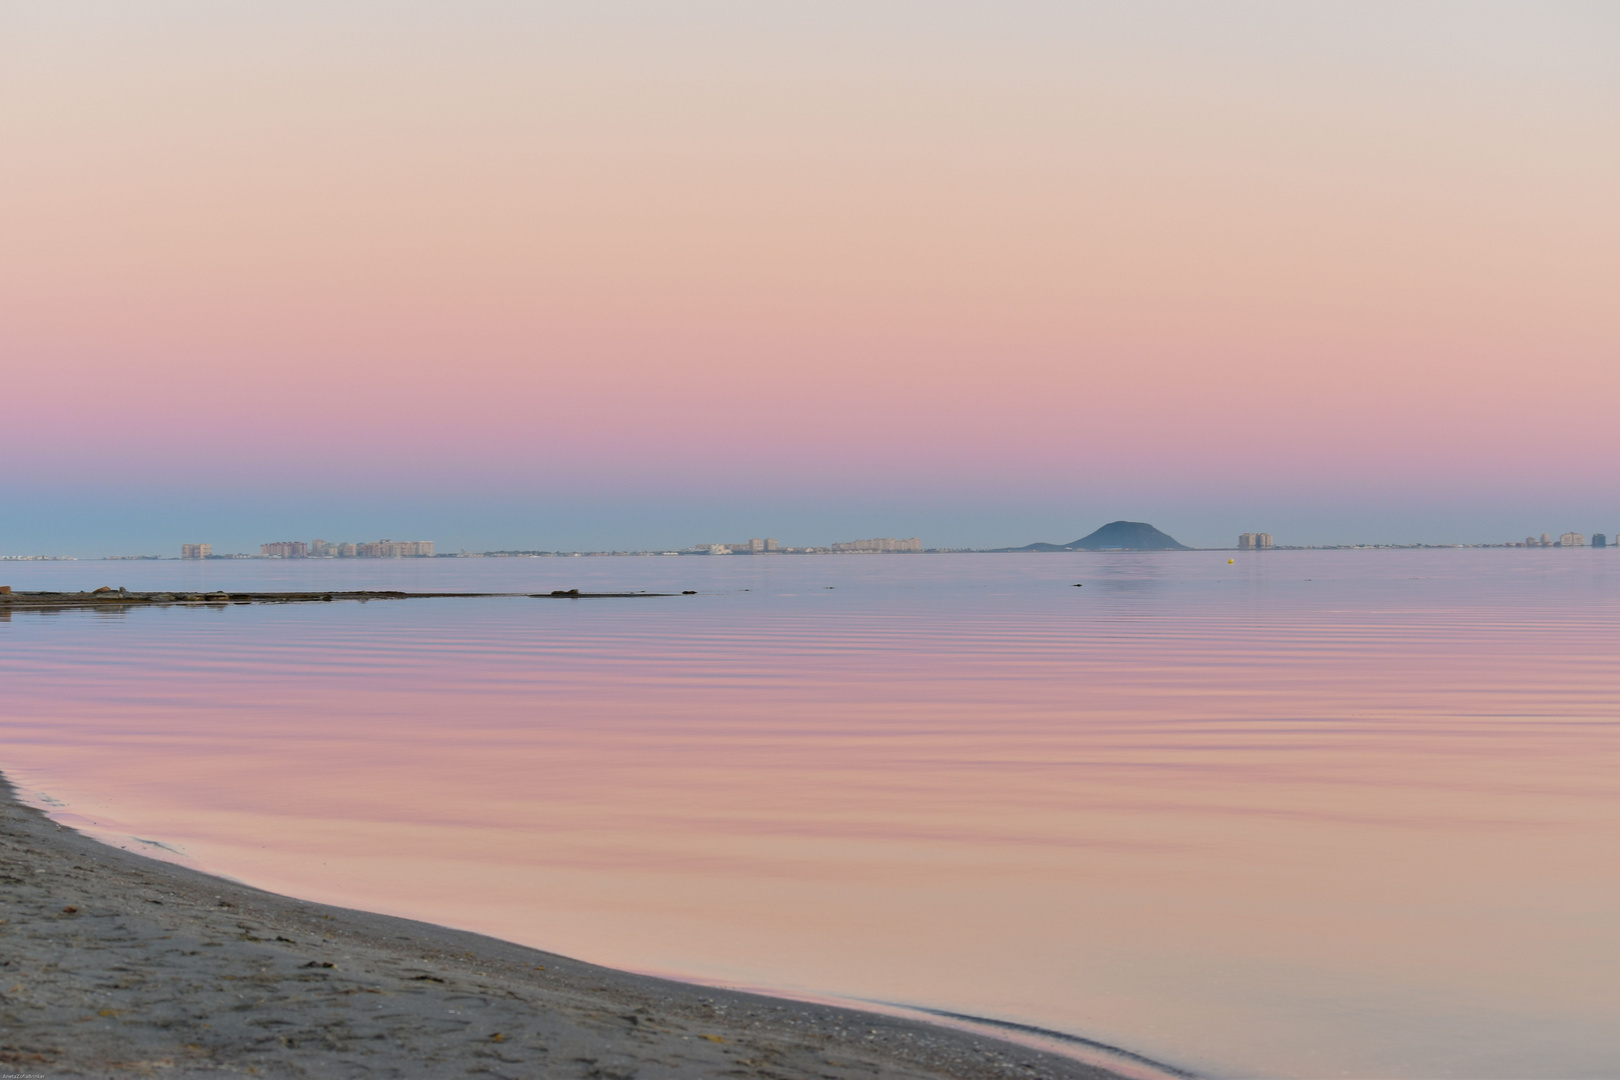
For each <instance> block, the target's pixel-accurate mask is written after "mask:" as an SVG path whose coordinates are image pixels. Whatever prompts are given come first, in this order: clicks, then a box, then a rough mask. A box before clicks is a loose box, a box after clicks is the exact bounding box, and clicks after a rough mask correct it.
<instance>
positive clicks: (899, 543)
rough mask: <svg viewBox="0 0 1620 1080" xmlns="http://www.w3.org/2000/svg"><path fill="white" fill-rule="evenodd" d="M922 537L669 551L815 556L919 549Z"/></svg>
mask: <svg viewBox="0 0 1620 1080" xmlns="http://www.w3.org/2000/svg"><path fill="white" fill-rule="evenodd" d="M921 550H923V546H922V540H921V539H920V538H919V537H915V536H912V537H908V538H907V539H904V540H897V539H895V538H894V537H892V536H879V537H874V538H873V539H871V540H849V541H846V542H844V543H841V544H829V545H828V546H827V547H819V548H818V547H800V548H791V547H790V548H785V547H782V546H781V545H780V544H778V543H777V542H776V541H775V540H773V539H769V538H767V539H764V540H759V539H753V540H747V541H744V542H742V543H738V544H698V545H696V546H695V547H690V548H687V549H686V550H685V551H682V552H670V553H669V554H681V555H771V554H792V555H815V554H821V553H823V552H835V553H839V554H844V553H849V552H862V553H865V552H874V553H875V552H887V551H921Z"/></svg>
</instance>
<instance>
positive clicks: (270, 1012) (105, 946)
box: [0, 779, 1119, 1080]
mask: <svg viewBox="0 0 1620 1080" xmlns="http://www.w3.org/2000/svg"><path fill="white" fill-rule="evenodd" d="M0 852H3V853H4V859H3V867H0V898H3V908H0V943H3V954H0V1068H3V1070H4V1071H5V1073H6V1074H7V1075H17V1076H29V1075H32V1076H50V1077H56V1076H87V1077H103V1076H142V1075H165V1076H191V1075H198V1076H200V1075H214V1074H232V1075H237V1074H240V1075H257V1076H275V1077H280V1076H288V1077H304V1076H308V1077H385V1076H398V1077H417V1076H421V1077H436V1076H467V1075H482V1076H493V1077H513V1078H517V1077H539V1076H545V1077H576V1076H577V1077H605V1078H615V1080H627V1078H630V1077H645V1078H653V1077H711V1076H729V1077H751V1076H758V1077H772V1078H794V1077H805V1078H811V1077H816V1078H844V1077H873V1076H884V1077H917V1078H922V1077H940V1078H946V1077H949V1078H963V1080H968V1078H972V1080H980V1078H983V1080H991V1078H1003V1077H1015V1076H1016V1077H1052V1078H1074V1080H1080V1078H1086V1080H1102V1078H1105V1077H1112V1076H1116V1075H1119V1074H1116V1073H1114V1072H1110V1071H1107V1070H1105V1069H1102V1068H1098V1067H1096V1066H1093V1065H1089V1064H1086V1063H1083V1062H1080V1061H1075V1060H1071V1059H1069V1058H1065V1057H1061V1056H1057V1055H1053V1054H1047V1053H1043V1052H1040V1051H1038V1050H1033V1049H1028V1048H1025V1047H1023V1046H1019V1045H1016V1044H1013V1043H1007V1042H1001V1041H998V1040H995V1039H992V1038H985V1037H980V1036H977V1035H975V1034H972V1033H969V1032H961V1031H956V1030H952V1029H949V1028H942V1027H935V1026H932V1025H929V1024H924V1023H917V1022H914V1021H910V1020H905V1019H897V1018H894V1017H890V1016H885V1015H880V1014H875V1013H866V1012H860V1011H856V1010H851V1009H841V1008H834V1007H828V1006H823V1005H816V1004H806V1003H801V1002H795V1001H788V1000H782V999H775V998H768V997H763V996H758V995H753V994H744V993H735V992H730V991H725V990H717V989H712V988H708V987H701V986H694V985H689V984H684V983H678V982H671V981H667V980H663V979H655V978H649V977H646V976H640V975H633V974H628V973H625V972H620V971H614V970H611V969H607V968H601V967H596V966H593V965H590V964H585V963H580V962H578V961H574V960H569V959H567V958H565V957H561V956H556V955H553V954H551V953H545V952H540V951H537V950H534V949H529V948H525V947H522V946H519V945H514V944H511V943H509V942H504V941H499V940H495V939H493V938H488V937H483V936H480V935H477V934H470V933H464V932H461V931H456V930H450V929H446V928H444V927H439V926H432V925H428V924H425V923H419V922H412V921H408V920H404V919H396V918H392V917H388V916H383V915H375V914H369V913H366V912H361V911H351V910H346V909H343V908H334V907H327V906H324V905H321V904H313V903H306V902H304V901H300V900H296V899H292V898H289V897H285V896H278V895H275V894H273V893H267V892H264V891H261V890H258V889H253V888H249V887H246V886H243V885H238V884H235V883H233V882H230V881H226V880H224V879H221V878H216V877H210V876H208V875H205V874H200V873H197V872H195V871H192V870H189V869H187V868H184V867H180V866H176V865H173V864H170V863H165V862H160V861H155V860H150V859H146V858H143V857H141V856H138V855H133V854H130V853H128V852H124V851H121V850H118V849H116V848H112V847H109V846H107V845H105V844H101V843H99V842H97V841H95V840H92V839H90V838H88V837H86V836H84V835H82V834H80V833H78V832H75V831H74V830H72V829H70V828H67V827H65V826H61V825H58V824H56V823H55V822H53V821H51V820H50V819H49V818H47V817H46V816H45V815H44V814H42V813H41V812H39V811H38V810H36V809H34V808H32V807H29V806H26V805H23V804H21V803H19V802H17V801H16V799H15V797H14V792H13V790H12V788H11V787H10V785H9V784H6V783H5V782H4V780H3V779H0Z"/></svg>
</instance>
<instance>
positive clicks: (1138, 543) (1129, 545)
mask: <svg viewBox="0 0 1620 1080" xmlns="http://www.w3.org/2000/svg"><path fill="white" fill-rule="evenodd" d="M1063 546H1064V547H1065V548H1068V549H1069V550H1070V551H1105V550H1110V549H1118V550H1124V551H1189V550H1191V549H1190V548H1188V547H1187V545H1186V544H1183V543H1181V542H1180V541H1178V540H1177V539H1176V538H1175V537H1173V536H1171V535H1170V534H1169V533H1162V532H1160V531H1159V530H1158V529H1155V528H1154V527H1153V526H1152V525H1149V524H1148V523H1147V522H1145V521H1110V522H1109V523H1108V524H1106V525H1104V526H1103V527H1102V528H1100V529H1098V530H1097V531H1096V532H1094V533H1092V534H1091V535H1090V536H1083V537H1081V538H1080V539H1079V540H1076V541H1075V542H1074V543H1072V544H1065V545H1063Z"/></svg>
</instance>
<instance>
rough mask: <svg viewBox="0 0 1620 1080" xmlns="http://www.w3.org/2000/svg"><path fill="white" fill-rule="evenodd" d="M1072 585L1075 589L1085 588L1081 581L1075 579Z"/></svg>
mask: <svg viewBox="0 0 1620 1080" xmlns="http://www.w3.org/2000/svg"><path fill="white" fill-rule="evenodd" d="M1074 587H1075V588H1077V589H1083V588H1085V585H1084V584H1083V583H1082V582H1079V581H1077V582H1075V583H1074Z"/></svg>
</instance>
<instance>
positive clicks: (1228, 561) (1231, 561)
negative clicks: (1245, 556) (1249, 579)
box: [1226, 559, 1237, 566]
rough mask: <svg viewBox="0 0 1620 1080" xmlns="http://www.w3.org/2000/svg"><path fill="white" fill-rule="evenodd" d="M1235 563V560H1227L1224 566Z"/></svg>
mask: <svg viewBox="0 0 1620 1080" xmlns="http://www.w3.org/2000/svg"><path fill="white" fill-rule="evenodd" d="M1235 562H1237V560H1236V559H1227V560H1226V565H1227V566H1231V565H1232V564H1233V563H1235Z"/></svg>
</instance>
